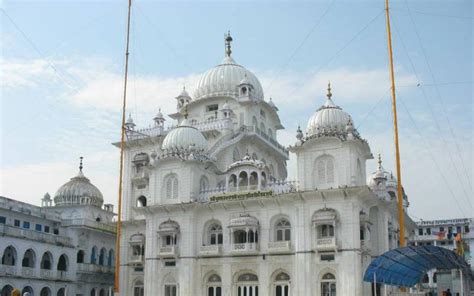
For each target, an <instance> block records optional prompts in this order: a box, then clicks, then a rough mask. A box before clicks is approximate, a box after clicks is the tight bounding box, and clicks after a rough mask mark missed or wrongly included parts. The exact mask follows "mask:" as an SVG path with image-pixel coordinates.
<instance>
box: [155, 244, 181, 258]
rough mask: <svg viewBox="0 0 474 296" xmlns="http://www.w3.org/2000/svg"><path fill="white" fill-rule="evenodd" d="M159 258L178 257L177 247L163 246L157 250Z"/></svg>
mask: <svg viewBox="0 0 474 296" xmlns="http://www.w3.org/2000/svg"><path fill="white" fill-rule="evenodd" d="M158 252H159V254H158V255H159V256H160V257H176V256H178V247H177V246H164V247H160V249H159V250H158Z"/></svg>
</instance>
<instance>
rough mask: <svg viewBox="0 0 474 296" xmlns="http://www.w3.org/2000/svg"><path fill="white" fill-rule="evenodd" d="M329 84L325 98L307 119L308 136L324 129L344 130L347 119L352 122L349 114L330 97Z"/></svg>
mask: <svg viewBox="0 0 474 296" xmlns="http://www.w3.org/2000/svg"><path fill="white" fill-rule="evenodd" d="M331 97H332V94H331V86H330V85H329V86H328V95H327V100H326V103H324V105H322V106H321V107H320V108H319V109H318V110H317V111H316V112H315V113H314V114H313V116H311V118H310V119H309V121H308V126H307V132H308V135H309V136H312V135H314V134H317V133H318V132H320V131H322V130H324V129H337V130H341V131H345V129H346V126H347V124H348V123H349V121H350V122H351V124H352V119H351V116H350V115H349V114H348V113H347V112H345V111H343V110H342V108H341V107H339V106H337V105H336V104H334V102H333V101H332V99H331Z"/></svg>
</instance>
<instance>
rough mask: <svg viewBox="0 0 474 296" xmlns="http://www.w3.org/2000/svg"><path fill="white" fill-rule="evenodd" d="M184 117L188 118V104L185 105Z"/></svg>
mask: <svg viewBox="0 0 474 296" xmlns="http://www.w3.org/2000/svg"><path fill="white" fill-rule="evenodd" d="M183 116H184V119H188V116H189V113H188V104H186V105H184V113H183Z"/></svg>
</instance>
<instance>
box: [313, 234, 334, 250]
mask: <svg viewBox="0 0 474 296" xmlns="http://www.w3.org/2000/svg"><path fill="white" fill-rule="evenodd" d="M335 249H336V238H335V237H323V238H318V239H316V250H318V251H325V250H335Z"/></svg>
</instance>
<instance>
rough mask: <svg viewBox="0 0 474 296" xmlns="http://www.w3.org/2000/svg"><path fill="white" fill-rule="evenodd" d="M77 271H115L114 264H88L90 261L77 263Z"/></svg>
mask: <svg viewBox="0 0 474 296" xmlns="http://www.w3.org/2000/svg"><path fill="white" fill-rule="evenodd" d="M77 272H79V273H91V272H93V273H113V272H114V267H113V266H104V265H96V264H88V263H78V264H77Z"/></svg>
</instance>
